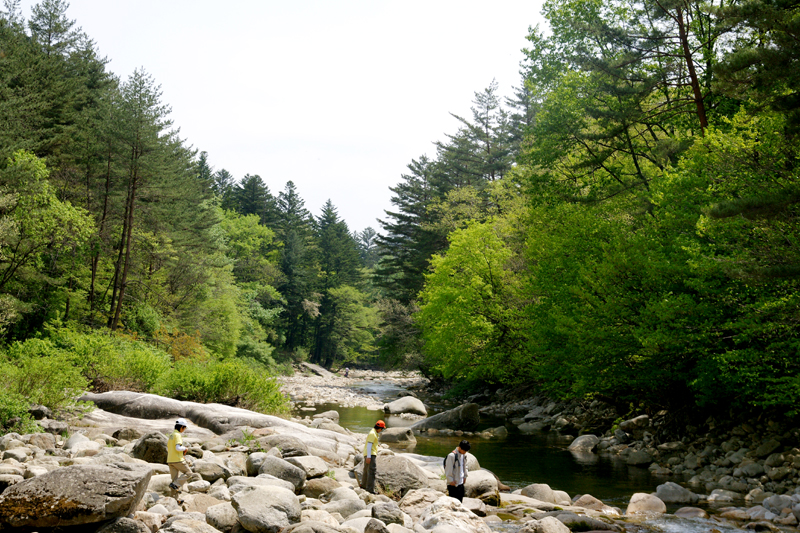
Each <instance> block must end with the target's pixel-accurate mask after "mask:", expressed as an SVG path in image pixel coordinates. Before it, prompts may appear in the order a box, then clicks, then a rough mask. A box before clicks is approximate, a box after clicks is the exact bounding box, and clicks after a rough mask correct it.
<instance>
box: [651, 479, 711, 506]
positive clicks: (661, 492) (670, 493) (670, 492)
mask: <svg viewBox="0 0 800 533" xmlns="http://www.w3.org/2000/svg"><path fill="white" fill-rule="evenodd" d="M655 495H656V496H657V497H658V499H660V500H661V501H662V502H664V503H695V502H696V501H698V500H699V499H700V496H698V495H697V494H695V493H694V492H692V491H690V490H689V489H686V488H684V487H681V486H680V485H678V484H677V483H673V482H672V481H668V482H666V483H664V484H663V485H659V486H658V487H656V494H655Z"/></svg>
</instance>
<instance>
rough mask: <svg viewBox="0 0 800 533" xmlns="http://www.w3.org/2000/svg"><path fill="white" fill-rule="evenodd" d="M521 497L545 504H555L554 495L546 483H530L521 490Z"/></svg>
mask: <svg viewBox="0 0 800 533" xmlns="http://www.w3.org/2000/svg"><path fill="white" fill-rule="evenodd" d="M521 492H522V495H523V496H527V497H528V498H533V499H534V500H539V501H542V502H545V503H556V497H555V494H553V489H551V488H550V485H547V484H546V483H532V484H531V485H528V486H527V487H524V488H523V489H522V491H521Z"/></svg>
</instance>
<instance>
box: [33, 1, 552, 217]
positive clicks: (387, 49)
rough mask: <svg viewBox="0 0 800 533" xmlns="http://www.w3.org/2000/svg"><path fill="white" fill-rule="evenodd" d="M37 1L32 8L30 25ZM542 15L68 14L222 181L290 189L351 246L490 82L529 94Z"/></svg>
mask: <svg viewBox="0 0 800 533" xmlns="http://www.w3.org/2000/svg"><path fill="white" fill-rule="evenodd" d="M35 3H36V2H35V1H33V0H23V5H22V13H23V16H24V17H25V18H26V20H27V19H28V18H29V16H30V6H31V5H33V4H35ZM541 3H542V0H534V1H528V2H525V1H518V0H496V1H494V2H487V1H483V2H478V1H467V0H455V1H454V0H425V1H416V0H405V1H402V2H386V1H378V0H372V1H340V0H337V1H334V0H327V1H322V0H317V1H310V0H283V1H274V0H269V1H267V0H262V1H255V0H252V1H246V0H229V1H228V2H218V1H214V2H212V1H205V0H192V1H186V0H159V1H154V0H136V1H131V0H113V1H110V0H72V1H71V2H70V9H69V11H68V12H67V15H68V17H69V18H70V19H74V20H76V23H77V25H78V26H81V27H82V28H83V30H84V31H85V32H86V33H87V34H88V35H89V36H90V37H91V38H92V39H93V40H94V41H95V43H96V44H97V48H98V50H99V52H100V54H101V55H102V56H106V57H107V58H108V59H109V60H110V63H109V64H108V67H107V68H108V69H109V70H110V71H112V72H114V73H115V74H116V75H118V76H120V77H121V78H122V79H125V78H127V77H128V76H129V75H130V74H131V73H132V72H133V70H134V69H135V68H138V67H143V68H144V69H145V70H146V71H147V72H149V73H150V74H151V75H152V76H153V77H154V78H155V80H156V82H157V83H159V84H160V85H161V88H162V91H163V97H162V100H163V102H164V103H166V104H169V105H170V106H171V107H172V110H173V113H172V119H173V121H174V124H175V126H176V127H179V128H180V130H181V137H182V138H184V139H186V140H187V143H188V144H190V145H192V146H194V147H195V148H196V149H198V150H205V151H207V152H208V155H209V162H210V164H211V165H212V166H213V167H214V168H215V169H220V168H225V169H227V170H228V171H229V172H231V174H233V176H234V177H235V178H236V179H237V180H239V179H241V178H242V177H243V176H244V175H245V174H246V173H250V174H258V175H260V176H261V177H262V178H263V179H264V181H265V182H266V183H267V185H268V186H269V188H270V191H271V192H272V193H273V194H274V195H276V196H277V194H278V192H280V191H282V190H283V188H284V185H285V184H286V182H287V181H288V180H292V181H294V183H295V185H296V186H297V189H298V191H299V193H300V195H301V197H302V198H303V199H304V200H305V203H306V208H307V209H309V211H311V212H312V214H314V215H318V214H319V212H320V208H321V207H322V205H323V204H324V203H325V201H326V200H327V199H329V198H330V199H331V200H332V201H333V203H334V205H335V206H336V207H337V208H338V212H339V216H340V217H341V218H343V219H344V220H345V221H346V222H347V224H348V226H349V227H350V229H351V231H352V230H358V231H360V230H362V229H364V228H365V227H367V226H372V227H373V228H374V229H375V230H376V231H377V230H379V225H378V223H377V222H376V219H377V218H385V216H384V210H386V209H391V207H392V206H391V203H390V198H391V195H392V193H391V191H389V187H390V186H393V185H396V184H397V183H398V182H400V180H401V177H400V175H401V174H402V173H405V171H406V165H407V164H408V163H410V162H411V159H412V158H418V157H419V156H420V155H422V154H428V155H430V156H434V155H435V149H434V146H433V144H432V143H433V142H434V141H437V140H444V139H445V133H454V132H455V131H456V129H457V127H458V122H457V121H456V119H454V118H453V117H452V116H450V114H449V113H450V112H453V113H456V114H459V115H461V116H470V111H469V107H470V104H471V101H472V99H473V96H474V94H473V93H474V92H476V91H481V90H483V89H484V88H486V87H487V86H488V85H489V84H490V83H491V81H492V79H493V78H495V79H496V80H497V82H498V83H499V86H500V87H499V90H500V94H501V95H502V96H511V89H512V87H514V86H518V85H519V84H520V77H519V73H518V72H519V62H520V61H521V59H522V53H521V51H520V50H521V49H522V48H523V47H525V46H526V43H527V41H526V40H525V36H526V35H527V33H528V27H529V26H535V25H536V24H541V25H543V23H542V17H541V15H540V14H539V12H540V9H541Z"/></svg>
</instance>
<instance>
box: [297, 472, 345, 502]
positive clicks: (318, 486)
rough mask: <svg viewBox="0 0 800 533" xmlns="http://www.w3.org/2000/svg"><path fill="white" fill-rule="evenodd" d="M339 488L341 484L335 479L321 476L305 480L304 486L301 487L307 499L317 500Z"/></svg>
mask: <svg viewBox="0 0 800 533" xmlns="http://www.w3.org/2000/svg"><path fill="white" fill-rule="evenodd" d="M341 486H342V485H341V483H339V482H338V481H336V480H335V479H333V478H330V477H328V476H322V477H317V478H314V479H308V480H306V484H305V485H303V491H302V493H303V494H305V495H306V496H307V497H308V498H319V497H320V496H322V495H323V494H327V493H329V492H331V491H333V490H335V489H338V488H339V487H341Z"/></svg>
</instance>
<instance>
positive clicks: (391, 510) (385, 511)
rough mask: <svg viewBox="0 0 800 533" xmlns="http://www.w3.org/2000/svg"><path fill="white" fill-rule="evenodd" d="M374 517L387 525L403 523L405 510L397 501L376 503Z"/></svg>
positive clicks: (373, 510)
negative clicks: (402, 509) (401, 508)
mask: <svg viewBox="0 0 800 533" xmlns="http://www.w3.org/2000/svg"><path fill="white" fill-rule="evenodd" d="M372 518H377V519H378V520H380V521H381V522H383V523H384V524H386V525H387V526H388V525H389V524H400V525H401V526H402V525H403V523H404V521H403V511H401V510H400V506H398V505H397V504H396V503H395V502H385V503H376V504H375V505H373V506H372Z"/></svg>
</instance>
